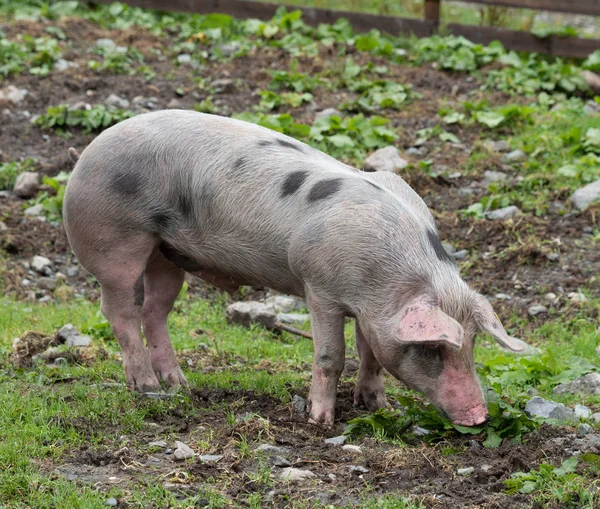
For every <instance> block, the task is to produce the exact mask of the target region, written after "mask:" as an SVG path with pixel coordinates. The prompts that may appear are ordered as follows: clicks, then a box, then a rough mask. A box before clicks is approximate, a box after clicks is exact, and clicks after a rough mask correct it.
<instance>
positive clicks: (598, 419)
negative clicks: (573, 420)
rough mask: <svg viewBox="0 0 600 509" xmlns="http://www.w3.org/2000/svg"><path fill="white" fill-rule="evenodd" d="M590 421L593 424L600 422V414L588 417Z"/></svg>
mask: <svg viewBox="0 0 600 509" xmlns="http://www.w3.org/2000/svg"><path fill="white" fill-rule="evenodd" d="M590 419H592V421H594V422H600V412H596V413H595V414H592V415H591V416H590Z"/></svg>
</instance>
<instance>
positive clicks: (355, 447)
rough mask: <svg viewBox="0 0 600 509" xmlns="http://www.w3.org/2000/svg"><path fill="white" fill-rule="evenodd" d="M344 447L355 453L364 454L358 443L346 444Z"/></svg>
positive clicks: (345, 449)
mask: <svg viewBox="0 0 600 509" xmlns="http://www.w3.org/2000/svg"><path fill="white" fill-rule="evenodd" d="M342 449H343V450H344V451H348V452H352V453H355V454H362V449H361V448H360V446H358V445H354V444H346V445H343V446H342Z"/></svg>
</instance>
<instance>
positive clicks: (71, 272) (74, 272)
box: [66, 267, 79, 277]
mask: <svg viewBox="0 0 600 509" xmlns="http://www.w3.org/2000/svg"><path fill="white" fill-rule="evenodd" d="M66 273H67V276H68V277H75V276H78V275H79V268H78V267H67V270H66Z"/></svg>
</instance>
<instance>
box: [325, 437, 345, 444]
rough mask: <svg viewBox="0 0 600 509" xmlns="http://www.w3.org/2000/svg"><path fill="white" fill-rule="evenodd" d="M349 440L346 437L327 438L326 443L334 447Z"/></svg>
mask: <svg viewBox="0 0 600 509" xmlns="http://www.w3.org/2000/svg"><path fill="white" fill-rule="evenodd" d="M347 439H348V437H347V436H346V435H340V436H339V437H333V438H326V439H325V443H326V444H332V445H343V444H344V442H345V441H346V440H347Z"/></svg>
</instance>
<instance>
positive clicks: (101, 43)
mask: <svg viewBox="0 0 600 509" xmlns="http://www.w3.org/2000/svg"><path fill="white" fill-rule="evenodd" d="M96 46H98V47H100V48H105V49H112V48H114V47H115V46H116V44H115V41H113V40H112V39H105V38H102V39H96Z"/></svg>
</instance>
